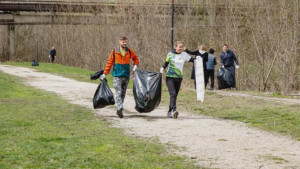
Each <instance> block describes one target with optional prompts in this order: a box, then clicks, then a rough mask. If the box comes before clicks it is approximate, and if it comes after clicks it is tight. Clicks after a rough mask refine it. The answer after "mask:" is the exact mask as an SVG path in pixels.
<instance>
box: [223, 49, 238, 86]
mask: <svg viewBox="0 0 300 169" xmlns="http://www.w3.org/2000/svg"><path fill="white" fill-rule="evenodd" d="M222 50H223V51H222V53H221V56H220V59H221V65H222V67H223V68H226V69H227V70H229V71H231V75H232V78H233V80H234V81H233V85H232V87H231V89H232V90H233V91H235V88H236V80H235V68H236V69H238V68H239V61H238V59H237V58H236V56H235V54H234V53H233V52H232V51H231V50H229V48H228V45H227V44H224V45H223V48H222ZM234 62H235V64H236V66H234Z"/></svg>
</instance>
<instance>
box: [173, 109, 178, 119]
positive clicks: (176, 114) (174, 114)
mask: <svg viewBox="0 0 300 169" xmlns="http://www.w3.org/2000/svg"><path fill="white" fill-rule="evenodd" d="M178 115H179V113H178V111H176V110H173V118H174V119H177V117H178Z"/></svg>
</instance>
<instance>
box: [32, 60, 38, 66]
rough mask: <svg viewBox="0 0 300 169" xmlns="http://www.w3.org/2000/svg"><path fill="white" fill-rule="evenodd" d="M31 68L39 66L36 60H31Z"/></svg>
mask: <svg viewBox="0 0 300 169" xmlns="http://www.w3.org/2000/svg"><path fill="white" fill-rule="evenodd" d="M31 66H39V62H38V61H36V60H33V61H32V64H31Z"/></svg>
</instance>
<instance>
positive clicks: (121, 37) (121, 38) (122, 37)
mask: <svg viewBox="0 0 300 169" xmlns="http://www.w3.org/2000/svg"><path fill="white" fill-rule="evenodd" d="M119 40H127V38H126V36H120V37H119Z"/></svg>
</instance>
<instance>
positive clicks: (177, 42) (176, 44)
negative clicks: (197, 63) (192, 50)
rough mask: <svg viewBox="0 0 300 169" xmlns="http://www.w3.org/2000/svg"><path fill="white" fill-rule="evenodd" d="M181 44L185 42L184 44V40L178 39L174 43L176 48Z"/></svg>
mask: <svg viewBox="0 0 300 169" xmlns="http://www.w3.org/2000/svg"><path fill="white" fill-rule="evenodd" d="M179 44H183V45H184V42H183V41H176V42H175V43H174V48H176V47H177V46H178V45H179Z"/></svg>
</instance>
